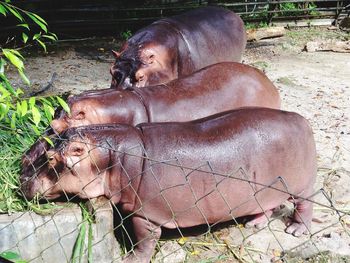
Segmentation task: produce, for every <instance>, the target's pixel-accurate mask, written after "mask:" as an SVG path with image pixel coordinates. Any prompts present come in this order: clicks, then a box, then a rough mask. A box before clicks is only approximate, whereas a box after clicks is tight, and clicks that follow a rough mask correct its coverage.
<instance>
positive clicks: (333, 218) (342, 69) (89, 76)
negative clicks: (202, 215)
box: [12, 28, 350, 262]
mask: <svg viewBox="0 0 350 263" xmlns="http://www.w3.org/2000/svg"><path fill="white" fill-rule="evenodd" d="M330 38H336V39H340V40H344V39H345V40H348V39H350V36H349V34H345V33H342V32H340V31H337V30H329V29H326V28H318V29H315V28H311V29H308V28H305V29H299V30H289V31H287V34H286V35H285V36H284V37H281V38H277V39H270V40H265V41H260V42H257V43H250V44H249V45H248V48H247V51H246V53H245V56H244V63H247V64H251V65H254V66H256V67H259V68H260V69H262V70H263V71H265V73H266V74H267V75H268V76H269V77H270V79H271V80H272V81H273V82H274V83H275V84H276V86H277V87H278V89H279V91H280V93H281V97H282V108H283V109H285V110H289V111H295V112H298V113H300V114H301V115H303V116H304V117H306V118H307V119H308V120H309V121H310V123H311V125H312V127H313V130H314V133H315V140H316V145H317V152H318V177H317V183H316V187H315V190H318V191H317V194H316V196H315V200H316V201H317V202H319V203H320V204H315V213H314V220H313V225H312V229H311V233H313V234H312V235H308V236H304V237H301V238H295V237H292V236H289V235H286V234H285V233H284V232H283V229H284V225H283V223H282V221H281V220H279V219H278V220H273V221H272V222H271V223H270V224H269V225H268V226H267V227H266V228H264V229H262V230H261V231H258V230H255V229H244V228H241V227H239V226H238V227H237V226H235V227H230V228H224V229H221V230H220V231H216V232H214V234H207V235H203V236H201V237H199V238H196V239H194V238H191V237H189V238H182V239H177V240H175V241H168V242H163V241H162V242H161V243H160V246H162V248H158V249H160V250H161V253H158V254H157V256H156V258H157V259H159V258H161V257H162V255H166V254H167V253H169V252H172V251H174V250H175V251H176V252H175V253H172V254H171V255H169V256H167V257H165V258H164V261H165V262H181V261H183V260H185V259H186V260H187V261H190V262H198V261H201V262H217V261H219V262H236V261H237V262H251V261H257V262H269V261H270V260H271V259H278V257H279V256H281V255H283V253H284V252H287V255H286V259H287V261H288V262H303V260H305V259H306V258H312V256H315V255H317V254H318V256H317V257H316V258H313V259H312V260H311V261H315V262H318V261H319V260H321V259H320V258H322V259H324V260H325V261H324V262H327V261H329V260H332V262H346V261H347V260H350V257H349V256H350V217H349V216H343V215H344V214H343V213H337V212H336V211H335V210H334V208H332V206H334V207H336V208H337V209H340V210H342V211H347V212H348V213H349V211H350V121H349V117H350V101H349V100H350V53H335V52H315V53H308V52H305V51H303V47H304V45H305V43H306V42H307V41H311V40H317V39H318V40H320V39H330ZM119 46H120V41H117V40H114V39H112V38H105V39H101V38H100V39H86V40H81V41H76V42H60V43H58V44H57V45H54V46H51V47H49V49H48V50H49V53H48V54H46V55H44V54H42V53H37V52H33V51H30V54H27V59H26V71H27V73H28V75H29V77H30V79H31V81H32V83H33V87H32V88H31V90H33V89H34V90H35V89H39V88H40V87H42V86H45V85H46V84H47V82H48V81H49V80H50V79H51V76H52V74H53V73H54V72H56V73H57V78H56V79H55V80H54V81H53V85H52V87H50V89H49V90H48V92H47V93H46V94H57V93H64V92H71V93H79V92H81V91H82V90H89V89H97V88H108V87H109V84H110V74H109V68H110V66H111V63H112V61H113V58H112V56H111V54H110V49H112V48H116V49H117V48H118V47H119ZM12 79H14V81H15V82H16V83H18V85H20V82H19V81H18V78H17V76H16V74H15V72H12ZM319 189H323V190H324V193H325V194H326V195H327V196H328V198H326V197H325V194H323V193H322V192H321V191H319ZM323 205H326V206H323ZM275 216H278V214H276V215H275ZM242 244H243V245H242ZM321 252H322V253H321ZM324 254H326V256H324Z"/></svg>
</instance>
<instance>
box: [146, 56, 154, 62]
mask: <svg viewBox="0 0 350 263" xmlns="http://www.w3.org/2000/svg"><path fill="white" fill-rule="evenodd" d="M153 62H154V54H149V55H148V56H147V60H146V63H147V64H152V63H153Z"/></svg>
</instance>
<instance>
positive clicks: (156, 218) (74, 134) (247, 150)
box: [21, 108, 316, 262]
mask: <svg viewBox="0 0 350 263" xmlns="http://www.w3.org/2000/svg"><path fill="white" fill-rule="evenodd" d="M63 138H64V141H62V142H60V143H57V145H56V147H55V148H51V149H50V150H49V151H48V153H47V156H46V157H45V156H44V157H43V158H44V159H45V158H46V160H48V163H47V164H46V165H43V164H42V161H43V160H40V164H39V165H41V168H40V169H38V171H37V172H36V173H35V176H33V174H29V173H27V174H23V175H22V176H21V182H22V191H23V193H24V194H25V196H26V197H27V198H29V199H31V198H33V196H34V195H35V194H36V193H39V194H41V195H42V196H43V197H46V198H47V199H54V198H57V197H59V196H61V195H63V194H67V195H69V194H76V195H78V196H80V197H81V198H95V197H98V196H106V197H107V198H109V199H110V200H111V201H112V202H114V203H116V204H119V207H120V208H121V209H122V210H123V212H125V213H130V214H132V215H131V220H132V223H133V228H134V232H135V236H136V241H137V242H138V243H137V246H136V249H135V251H134V252H135V254H134V255H130V256H128V257H127V260H130V261H134V260H138V261H141V262H149V260H150V258H151V256H152V253H153V249H154V247H155V245H156V242H157V240H158V239H159V237H160V235H161V227H164V228H170V229H171V228H177V227H179V228H182V227H192V226H196V225H200V224H209V225H211V224H215V223H218V222H223V221H228V220H232V219H233V218H237V217H241V216H247V215H256V216H255V217H254V219H253V220H252V221H251V222H249V224H250V225H259V224H262V223H263V222H264V221H267V220H268V217H269V216H270V215H271V214H272V210H273V209H274V208H276V207H279V206H280V205H281V203H282V202H284V201H286V200H290V201H291V202H294V204H295V206H296V209H295V211H294V215H293V217H292V219H291V221H290V222H289V224H287V228H286V231H287V232H288V233H291V234H293V235H296V236H299V235H301V234H303V233H306V232H307V231H309V229H310V224H311V218H312V201H311V199H309V198H311V197H310V196H311V195H312V193H313V184H314V181H315V175H316V153H315V143H314V139H313V134H312V130H311V128H310V126H309V124H308V122H307V121H306V120H305V119H304V118H303V117H301V116H300V115H298V114H297V113H291V112H285V111H279V110H275V109H267V108H241V109H237V110H233V111H228V112H224V113H219V114H216V115H213V116H210V117H207V118H203V119H200V120H195V121H191V122H184V123H176V122H173V123H144V124H140V125H138V126H136V127H133V126H130V125H125V124H117V125H105V126H103V125H94V126H84V127H78V128H72V129H69V130H67V131H66V132H65V134H64V135H63ZM238 171H240V172H238ZM218 208H219V209H218Z"/></svg>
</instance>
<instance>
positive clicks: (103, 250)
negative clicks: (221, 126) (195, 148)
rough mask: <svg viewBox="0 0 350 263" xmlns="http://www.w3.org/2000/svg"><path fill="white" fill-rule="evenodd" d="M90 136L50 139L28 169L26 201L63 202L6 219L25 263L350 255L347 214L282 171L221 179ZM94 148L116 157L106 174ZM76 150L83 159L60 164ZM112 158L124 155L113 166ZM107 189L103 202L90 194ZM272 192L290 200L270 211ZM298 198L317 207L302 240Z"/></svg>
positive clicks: (6, 233)
mask: <svg viewBox="0 0 350 263" xmlns="http://www.w3.org/2000/svg"><path fill="white" fill-rule="evenodd" d="M84 138H85V139H86V137H84V136H82V135H81V134H79V133H78V134H76V135H75V136H72V137H70V138H69V140H67V137H64V136H62V137H60V136H58V137H57V136H56V135H55V136H53V137H52V138H51V139H52V141H53V142H54V143H55V148H52V147H51V149H50V150H48V151H47V149H46V148H47V145H46V144H45V145H46V146H45V147H46V148H45V151H43V155H42V156H40V157H38V158H36V159H35V160H32V161H33V163H32V164H31V165H30V167H29V170H31V172H30V173H28V171H29V170H27V171H25V170H24V172H27V173H28V174H31V175H32V176H29V177H28V176H27V177H26V176H24V177H23V175H22V179H21V182H22V185H21V191H20V193H19V194H20V195H21V196H27V197H29V198H32V197H34V196H35V194H37V193H41V194H42V196H44V198H43V199H44V200H45V197H46V198H47V199H52V198H55V197H58V196H61V198H60V200H59V201H60V202H59V203H56V206H53V207H52V209H50V211H49V212H48V213H47V214H44V215H37V214H35V213H33V212H23V213H15V214H13V215H10V216H5V217H2V219H1V220H0V236H1V240H0V253H5V254H2V255H6V253H13V252H14V253H15V254H18V255H20V256H21V257H22V258H23V259H25V260H26V261H28V262H78V261H80V262H120V261H121V260H122V258H123V257H125V256H127V255H130V254H131V255H132V254H134V253H135V255H138V256H140V255H141V257H140V258H139V260H140V261H142V260H146V262H147V259H146V258H147V255H148V254H147V253H148V252H149V253H150V254H149V256H152V262H183V261H186V262H271V261H272V262H304V261H307V260H308V261H310V262H333V261H332V260H338V261H335V262H343V261H340V260H345V261H344V262H346V259H349V253H348V251H349V244H350V234H349V228H350V213H349V211H348V209H347V208H346V204H340V203H335V202H334V201H333V200H332V197H331V196H329V194H327V193H326V191H325V190H323V189H315V190H314V192H313V194H312V195H311V196H306V197H305V196H298V195H296V194H295V193H293V192H291V190H290V187H291V183H292V181H291V180H290V179H288V180H287V179H286V178H284V176H283V174H281V175H280V176H279V177H276V178H272V179H271V181H270V183H268V184H263V183H259V182H258V181H256V180H254V178H253V175H252V174H249V173H248V172H247V171H245V169H243V168H242V167H237V168H235V169H233V170H232V171H229V172H227V171H226V172H225V173H223V172H222V170H221V169H220V167H217V166H215V164H213V163H211V162H208V161H206V160H202V162H201V163H200V164H198V163H197V164H196V165H194V164H193V165H189V163H186V161H185V160H182V159H179V158H172V159H170V160H163V159H161V160H158V159H154V158H152V155H149V153H148V150H147V149H145V147H144V145H143V144H139V143H135V144H134V145H131V146H130V147H128V149H124V150H121V149H120V148H119V147H118V144H117V143H115V141H113V140H111V139H103V140H102V139H101V140H100V142H98V143H91V140H85V139H84ZM81 147H82V148H81ZM83 148H84V149H87V150H86V152H84V153H82V152H81V151H84V150H82V149H83ZM101 149H103V151H100V150H101ZM97 150H98V151H99V152H109V156H107V155H106V156H104V158H102V160H106V162H108V163H104V165H105V166H104V168H101V159H98V158H97V157H96V151H97ZM69 151H73V152H74V153H76V154H75V155H74V154H73V155H70V157H69V158H67V159H65V160H63V159H61V158H62V154H67V152H69ZM29 154H30V153H29ZM194 154H195V153H194ZM111 155H116V156H122V158H116V159H114V160H113V161H111V160H112V159H113V158H110V156H111ZM78 156H79V158H78ZM28 157H29V158H32V157H30V156H28ZM107 160H108V161H107ZM130 163H132V164H137V165H138V166H137V167H136V168H135V166H131V167H130ZM49 168H50V169H49ZM28 174H27V175H28ZM107 174H109V175H108V176H106V175H107ZM108 180H109V181H108ZM298 183H299V182H293V184H298ZM118 185H121V187H119V188H118V187H116V186H118ZM101 187H102V188H101ZM228 189H229V191H228ZM102 192H103V193H102ZM101 193H102V195H104V196H105V197H106V198H105V199H104V198H97V199H96V198H92V197H94V196H98V195H101ZM265 193H266V194H265ZM269 195H274V196H276V198H277V199H280V198H281V196H282V199H283V200H284V202H279V201H278V203H277V204H278V205H276V206H273V209H272V208H271V207H267V205H268V203H269V202H271V200H273V199H274V198H272V199H271V198H270V199H269V200H270V201H268V202H266V200H265V198H267V196H269ZM80 197H83V198H84V199H85V200H88V201H84V202H85V203H80V208H79V207H77V205H70V206H68V207H66V206H65V203H66V202H73V203H74V202H75V203H76V202H80V201H79V200H80ZM23 198H24V197H23ZM282 199H281V200H282ZM300 199H302V200H304V202H307V203H312V204H313V210H314V215H313V219H312V224H311V228H310V227H309V225H308V224H305V227H306V234H303V235H301V236H300V237H295V236H293V235H291V234H287V233H286V232H285V228H286V223H287V222H288V221H290V220H291V218H293V214H294V213H296V214H297V215H298V213H299V212H300V213H302V212H303V211H302V210H300V209H298V210H296V209H295V205H294V204H293V203H298V201H297V200H300ZM130 200H131V201H130ZM129 201H130V202H129ZM247 207H249V209H250V210H249V209H248V210H247V209H246V208H247ZM242 213H243V214H242ZM256 214H258V216H255V215H256ZM241 215H243V216H241ZM246 215H249V216H246ZM4 218H5V219H4ZM135 218H136V219H135ZM138 219H141V220H140V221H139V220H138ZM252 220H254V221H252ZM249 222H250V223H249ZM252 222H254V223H252ZM300 224H301V225H303V224H304V223H303V222H300ZM249 225H251V226H250V227H248V226H249ZM254 225H255V227H254ZM160 233H161V235H160ZM115 237H116V238H115ZM159 237H160V240H158V238H159ZM116 239H117V240H118V241H116ZM145 251H146V252H145Z"/></svg>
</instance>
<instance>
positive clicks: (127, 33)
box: [120, 30, 132, 40]
mask: <svg viewBox="0 0 350 263" xmlns="http://www.w3.org/2000/svg"><path fill="white" fill-rule="evenodd" d="M120 36H121V38H122V39H124V40H128V39H129V38H130V37H131V36H132V33H131V31H130V30H125V31H123V32H121V33H120Z"/></svg>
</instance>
